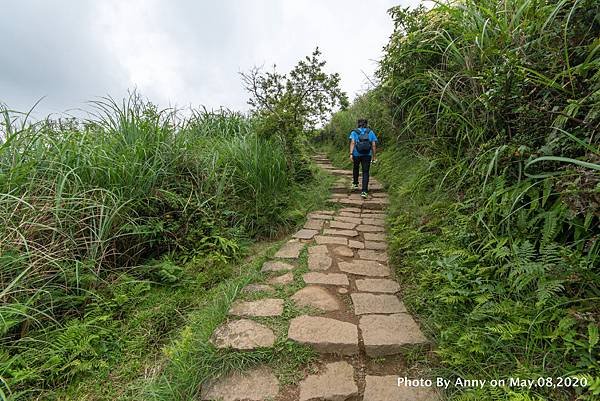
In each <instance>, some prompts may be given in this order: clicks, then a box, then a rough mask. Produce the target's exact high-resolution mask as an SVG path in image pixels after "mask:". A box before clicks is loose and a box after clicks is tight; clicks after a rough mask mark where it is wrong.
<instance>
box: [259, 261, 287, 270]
mask: <svg viewBox="0 0 600 401" xmlns="http://www.w3.org/2000/svg"><path fill="white" fill-rule="evenodd" d="M293 269H294V266H293V265H290V264H289V263H286V262H282V261H279V260H269V261H268V262H265V263H263V265H262V269H260V271H261V272H283V271H289V270H293Z"/></svg>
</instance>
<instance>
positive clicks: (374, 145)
mask: <svg viewBox="0 0 600 401" xmlns="http://www.w3.org/2000/svg"><path fill="white" fill-rule="evenodd" d="M371 145H373V146H372V147H371V149H373V158H372V159H373V160H375V159H376V157H375V153H377V142H375V141H373V142H371Z"/></svg>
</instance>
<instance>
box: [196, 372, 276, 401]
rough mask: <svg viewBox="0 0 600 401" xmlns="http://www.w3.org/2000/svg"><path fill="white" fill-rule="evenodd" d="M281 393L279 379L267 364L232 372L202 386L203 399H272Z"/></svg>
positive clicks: (257, 400)
mask: <svg viewBox="0 0 600 401" xmlns="http://www.w3.org/2000/svg"><path fill="white" fill-rule="evenodd" d="M278 393H279V381H278V380H277V378H276V377H275V375H274V374H273V371H271V369H269V368H268V367H265V366H259V367H257V368H254V369H251V370H248V371H245V372H241V373H240V372H232V373H230V374H228V375H226V376H224V377H221V378H219V379H217V380H213V381H209V382H208V383H206V384H205V385H203V386H202V389H201V391H200V399H201V400H207V401H208V400H211V401H213V400H223V401H241V400H251V401H262V400H272V399H274V398H275V397H277V394H278Z"/></svg>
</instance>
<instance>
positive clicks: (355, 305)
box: [201, 155, 440, 401]
mask: <svg viewBox="0 0 600 401" xmlns="http://www.w3.org/2000/svg"><path fill="white" fill-rule="evenodd" d="M314 159H315V162H316V163H317V164H318V165H320V166H321V167H322V168H324V169H326V170H328V171H329V172H330V173H332V174H335V175H338V176H340V179H339V181H338V183H337V184H336V186H335V187H334V193H333V194H332V196H331V198H330V203H331V204H332V207H331V208H330V209H329V210H320V211H315V212H312V213H310V214H309V215H308V219H307V222H306V224H305V225H304V228H303V229H301V230H300V231H298V232H297V233H296V234H295V235H294V238H293V239H292V240H290V241H288V242H287V243H285V244H284V245H283V246H282V247H281V248H280V249H279V251H278V252H277V253H276V254H275V255H274V258H272V259H271V260H269V261H267V262H265V263H264V265H263V266H262V270H261V271H262V272H263V279H264V280H263V281H262V282H257V283H253V284H250V285H248V286H246V287H245V288H244V289H243V290H242V291H241V297H240V299H237V300H235V302H234V303H233V305H232V307H231V308H230V310H229V313H228V315H229V317H228V319H227V320H226V321H225V322H224V323H223V324H221V325H220V326H219V327H217V329H216V330H215V331H214V333H213V334H212V337H211V339H210V341H211V342H212V343H213V344H214V345H215V346H216V347H217V348H220V349H227V350H231V351H235V350H237V351H239V352H245V351H249V350H257V349H264V348H266V349H269V348H270V347H274V346H275V344H276V343H277V341H282V337H283V341H293V342H296V343H299V344H302V345H304V346H308V347H311V348H312V349H313V350H314V351H316V352H317V353H318V355H319V357H318V360H317V362H316V363H315V364H311V366H309V367H308V368H307V369H305V371H303V372H298V373H299V377H298V380H296V381H295V382H293V383H282V382H280V380H278V377H277V376H276V374H275V372H273V370H272V369H271V367H268V366H266V365H264V366H258V367H254V368H252V369H250V370H246V371H243V372H235V373H231V374H228V375H225V376H222V377H220V378H218V379H216V380H212V381H210V382H208V383H206V384H205V385H204V386H203V387H202V390H201V399H202V400H225V401H233V400H281V401H283V400H286V401H287V400H290V401H291V400H301V401H305V400H317V399H318V400H320V399H324V400H365V401H367V400H368V401H375V400H381V401H383V400H385V401H394V400H396V401H400V400H402V401H425V400H427V401H429V400H437V399H439V397H440V396H439V394H437V393H435V392H434V391H433V390H431V389H429V388H424V387H405V386H402V385H401V386H398V383H397V380H398V376H399V375H400V374H401V373H402V372H403V371H405V366H406V363H405V354H406V353H407V352H425V351H427V349H428V348H429V344H428V341H427V339H426V338H425V337H424V335H423V334H422V333H421V331H420V329H419V327H418V325H417V323H416V322H415V321H414V320H413V318H412V317H411V315H410V314H408V313H407V310H406V308H405V307H404V304H403V303H402V300H401V299H400V298H399V297H398V295H397V293H398V292H399V290H400V287H399V285H398V283H397V282H396V281H395V280H394V277H393V272H392V269H390V267H389V266H388V256H387V253H386V248H387V244H386V234H385V225H384V217H385V212H384V209H385V207H386V205H387V203H388V199H387V195H386V194H385V193H384V192H382V189H383V188H382V186H381V184H379V183H378V182H377V181H376V180H372V182H371V191H372V192H371V195H370V199H368V200H363V199H361V198H360V196H359V195H358V194H356V193H352V194H349V193H348V188H349V187H350V176H351V172H350V171H347V170H338V169H335V168H334V167H333V166H332V165H331V164H330V163H329V161H328V160H327V159H326V158H325V157H324V156H322V155H317V156H315V157H314ZM305 248H307V251H306V250H305ZM304 252H307V254H308V258H307V266H300V265H299V264H300V263H299V260H300V258H301V255H303V254H304ZM298 283H300V285H298ZM286 286H295V288H294V292H293V294H292V295H291V296H290V298H289V299H286V298H285V297H277V296H276V295H274V294H276V293H279V294H281V289H282V287H283V288H285V287H286ZM290 311H293V312H290ZM285 315H288V320H286V323H288V324H289V326H288V327H287V328H285V327H284V328H282V327H278V325H277V324H276V322H277V319H278V318H282V316H285ZM290 357H292V356H290Z"/></svg>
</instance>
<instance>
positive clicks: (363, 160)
mask: <svg viewBox="0 0 600 401" xmlns="http://www.w3.org/2000/svg"><path fill="white" fill-rule="evenodd" d="M352 160H353V161H354V168H353V169H352V183H353V184H355V185H358V168H359V165H362V191H363V192H369V167H371V156H352Z"/></svg>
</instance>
